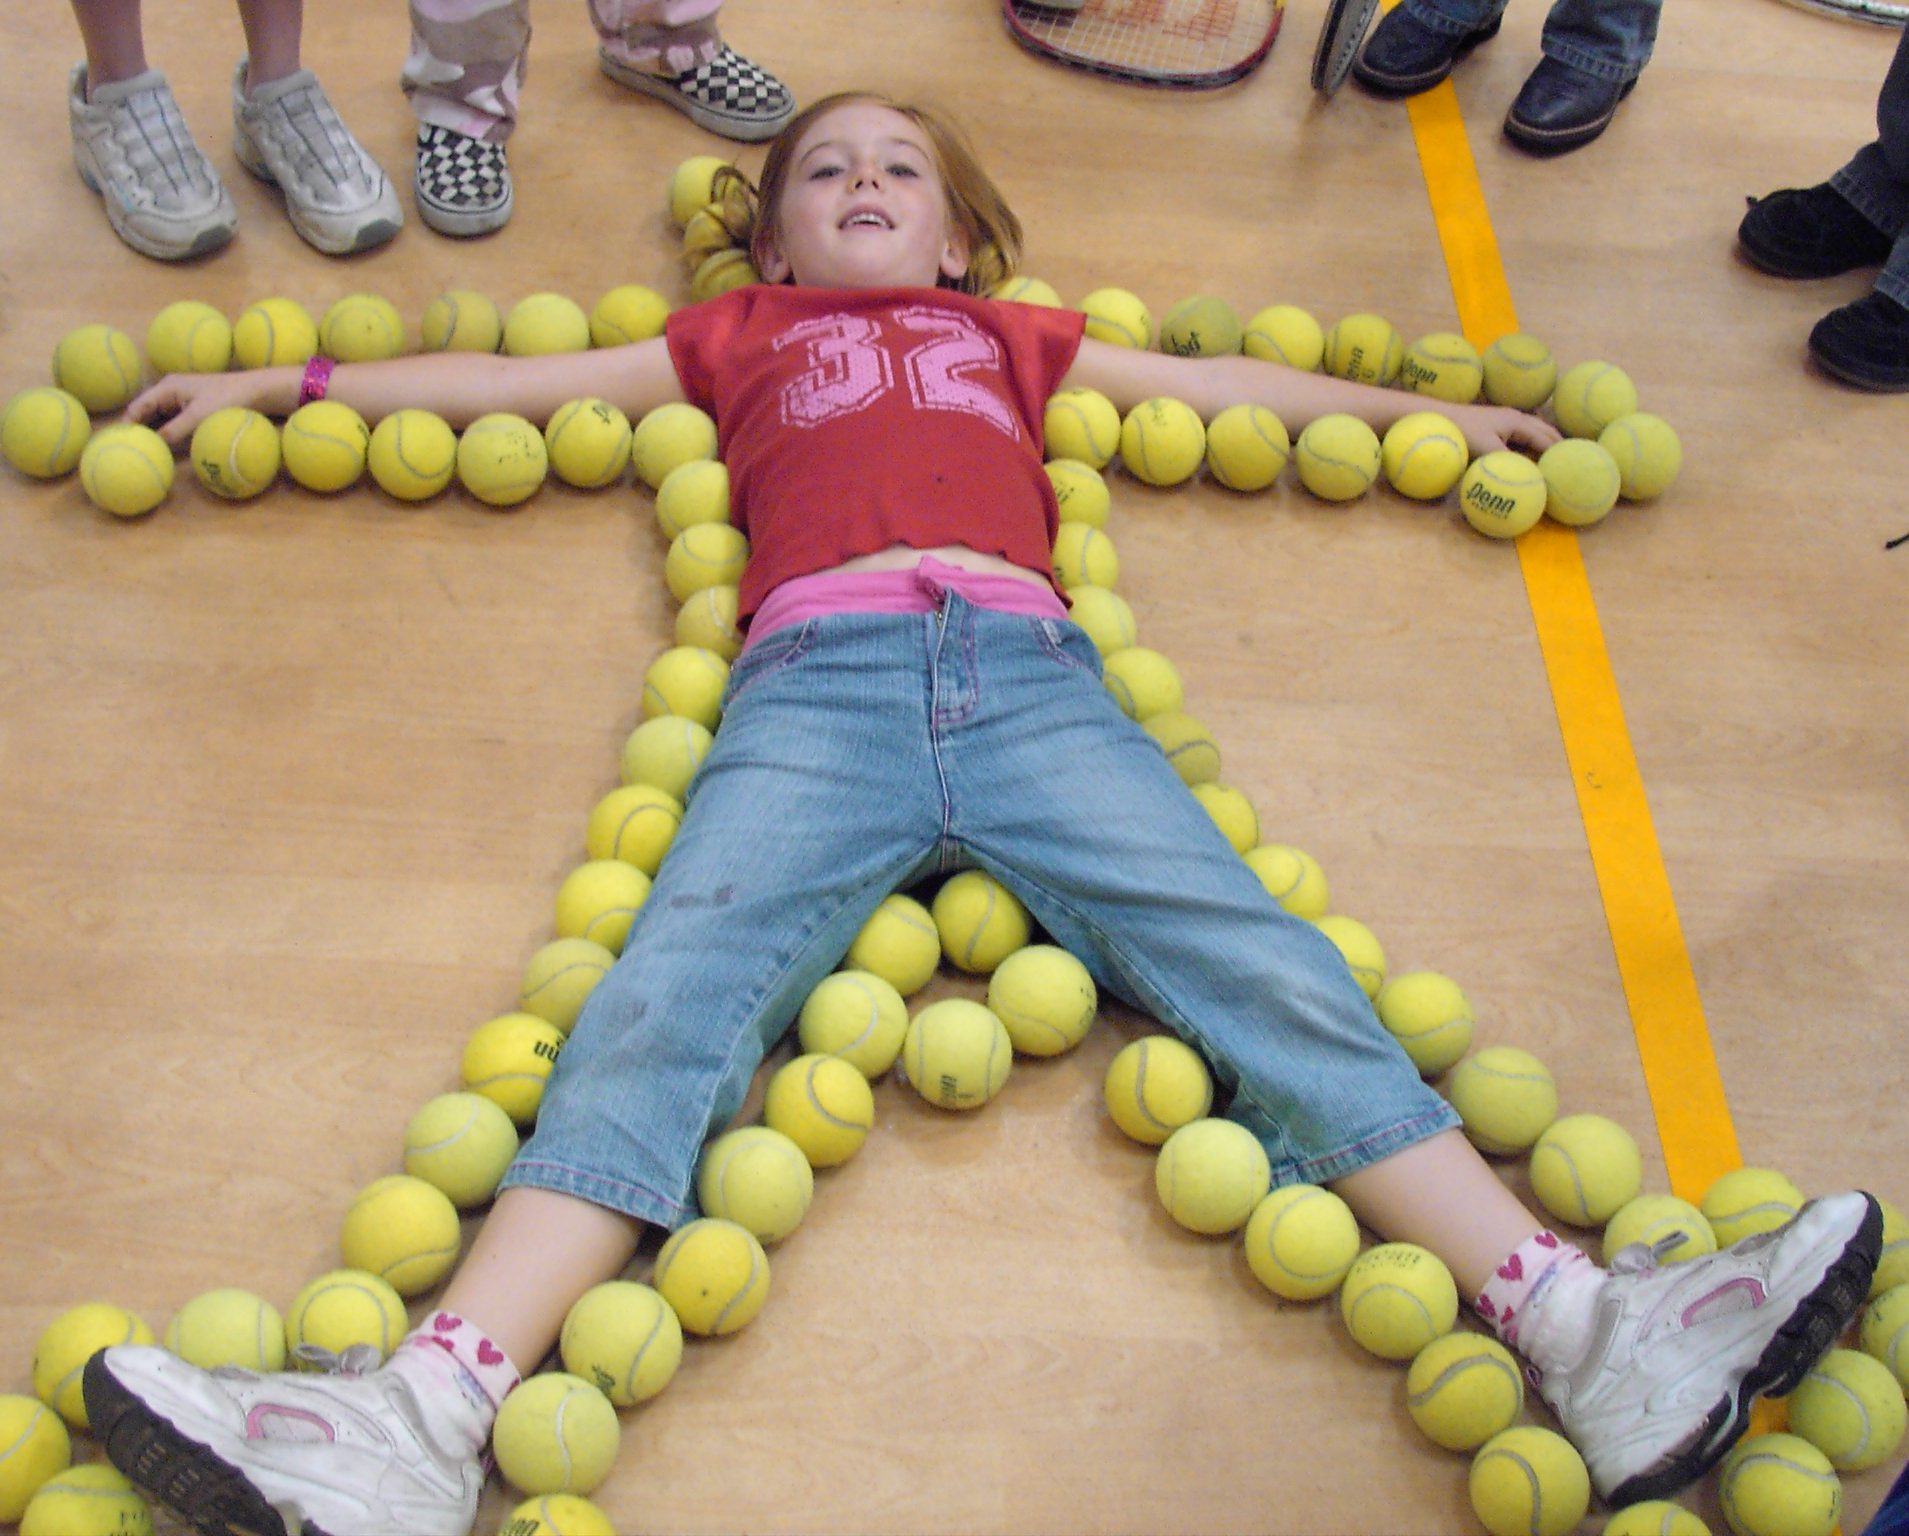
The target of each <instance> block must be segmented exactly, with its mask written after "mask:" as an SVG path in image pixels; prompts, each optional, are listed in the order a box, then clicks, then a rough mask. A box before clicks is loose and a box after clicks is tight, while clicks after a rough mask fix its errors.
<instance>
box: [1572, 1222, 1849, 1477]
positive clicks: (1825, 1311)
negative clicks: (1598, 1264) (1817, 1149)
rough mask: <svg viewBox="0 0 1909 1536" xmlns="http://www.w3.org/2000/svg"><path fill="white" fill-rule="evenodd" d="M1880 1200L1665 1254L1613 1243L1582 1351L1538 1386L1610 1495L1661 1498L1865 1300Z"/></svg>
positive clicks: (1718, 1454)
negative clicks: (1672, 1256)
mask: <svg viewBox="0 0 1909 1536" xmlns="http://www.w3.org/2000/svg"><path fill="white" fill-rule="evenodd" d="M1881 1248H1882V1212H1881V1209H1880V1208H1879V1207H1878V1206H1877V1204H1876V1202H1875V1201H1874V1200H1872V1199H1870V1198H1869V1196H1867V1195H1865V1194H1862V1193H1860V1192H1853V1193H1849V1194H1842V1195H1832V1196H1830V1197H1829V1198H1827V1199H1823V1200H1812V1201H1810V1202H1809V1203H1808V1204H1807V1205H1805V1206H1804V1207H1803V1209H1802V1210H1800V1211H1799V1212H1797V1214H1796V1216H1795V1218H1794V1219H1793V1220H1791V1221H1790V1222H1789V1224H1788V1225H1787V1226H1783V1227H1779V1228H1778V1229H1777V1230H1776V1231H1774V1232H1762V1233H1758V1234H1757V1235H1756V1236H1754V1237H1746V1238H1744V1239H1743V1241H1742V1242H1740V1243H1738V1244H1736V1246H1735V1247H1732V1248H1728V1249H1725V1250H1724V1251H1723V1252H1722V1253H1712V1254H1706V1255H1704V1256H1703V1257H1701V1258H1697V1259H1690V1260H1686V1261H1685V1262H1683V1263H1681V1264H1672V1265H1668V1266H1666V1267H1664V1268H1661V1269H1660V1268H1658V1267H1657V1261H1656V1258H1655V1256H1654V1255H1653V1254H1652V1252H1651V1250H1650V1249H1649V1248H1646V1247H1645V1246H1643V1245H1642V1244H1641V1243H1640V1244H1633V1245H1632V1246H1631V1247H1629V1248H1625V1249H1622V1250H1621V1251H1620V1252H1619V1253H1618V1254H1617V1256H1616V1259H1615V1261H1614V1262H1613V1264H1612V1270H1613V1273H1612V1274H1611V1276H1610V1277H1609V1278H1608V1279H1606V1280H1605V1281H1604V1284H1603V1287H1602V1288H1601V1289H1600V1291H1599V1292H1598V1296H1597V1317H1596V1323H1595V1325H1594V1332H1593V1334H1592V1339H1591V1347H1590V1350H1589V1352H1588V1353H1587V1354H1586V1355H1585V1358H1584V1360H1583V1362H1582V1363H1581V1364H1579V1365H1578V1366H1577V1367H1575V1368H1574V1369H1572V1370H1570V1371H1551V1372H1547V1373H1546V1374H1545V1377H1544V1380H1543V1382H1542V1384H1541V1386H1540V1388H1539V1390H1540V1391H1541V1392H1542V1393H1543V1395H1544V1399H1545V1401H1546V1402H1548V1403H1549V1404H1550V1405H1551V1407H1552V1409H1553V1410H1554V1411H1555V1412H1556V1414H1557V1416H1558V1421H1559V1423H1560V1424H1561V1425H1562V1426H1563V1427H1564V1432H1565V1434H1566V1435H1567V1436H1569V1437H1570V1439H1571V1441H1572V1442H1573V1443H1574V1444H1575V1445H1576V1446H1577V1448H1578V1449H1579V1450H1580V1451H1581V1452H1583V1454H1584V1460H1585V1464H1586V1465H1587V1466H1588V1467H1589V1468H1590V1471H1591V1481H1592V1483H1593V1484H1594V1485H1595V1486H1596V1487H1597V1490H1598V1493H1599V1495H1600V1496H1601V1497H1602V1498H1603V1500H1604V1502H1605V1503H1606V1504H1607V1505H1609V1506H1610V1507H1612V1508H1614V1509H1617V1508H1622V1507H1624V1506H1625V1505H1628V1504H1634V1503H1638V1502H1640V1501H1642V1500H1645V1499H1662V1498H1668V1497H1670V1496H1671V1495H1672V1494H1674V1493H1676V1492H1677V1491H1678V1490H1679V1489H1681V1488H1683V1487H1684V1486H1685V1485H1686V1484H1688V1483H1691V1482H1693V1481H1695V1480H1696V1479H1697V1478H1698V1477H1700V1476H1702V1475H1703V1474H1704V1473H1705V1472H1706V1471H1708V1470H1709V1469H1710V1468H1711V1467H1712V1466H1714V1465H1715V1464H1716V1463H1717V1462H1718V1461H1719V1460H1721V1459H1722V1457H1723V1455H1724V1453H1725V1452H1726V1451H1728V1450H1729V1449H1730V1447H1731V1445H1732V1444H1733V1443H1734V1442H1735V1441H1736V1439H1737V1438H1738V1436H1740V1435H1741V1434H1742V1433H1743V1430H1744V1427H1745V1425H1746V1424H1747V1422H1748V1419H1749V1411H1750V1404H1751V1403H1752V1402H1753V1401H1754V1400H1755V1399H1756V1398H1758V1397H1761V1396H1763V1395H1765V1394H1769V1395H1771V1396H1777V1397H1780V1396H1782V1395H1783V1394H1785V1393H1787V1392H1789V1391H1790V1390H1791V1389H1792V1388H1794V1387H1795V1386H1796V1385H1797V1384H1798V1383H1799V1382H1800V1381H1802V1379H1803V1377H1804V1376H1805V1375H1807V1374H1808V1372H1809V1369H1810V1367H1811V1366H1812V1365H1814V1364H1815V1363H1816V1361H1817V1359H1818V1358H1819V1357H1820V1356H1821V1355H1822V1354H1823V1352H1824V1351H1825V1350H1827V1349H1828V1348H1829V1347H1830V1346H1831V1345H1832V1344H1834V1343H1835V1342H1836V1339H1837V1336H1838V1335H1839V1334H1841V1333H1842V1331H1843V1329H1844V1327H1845V1326H1846V1325H1847V1324H1848V1322H1849V1320H1850V1318H1852V1317H1853V1316H1855V1314H1856V1311H1857V1309H1858V1308H1859V1307H1861V1306H1862V1304H1863V1298H1864V1296H1865V1295H1867V1294H1868V1291H1869V1278H1870V1275H1871V1274H1872V1273H1873V1272H1874V1271H1875V1268H1876V1260H1877V1256H1878V1254H1879V1253H1880V1252H1881Z"/></svg>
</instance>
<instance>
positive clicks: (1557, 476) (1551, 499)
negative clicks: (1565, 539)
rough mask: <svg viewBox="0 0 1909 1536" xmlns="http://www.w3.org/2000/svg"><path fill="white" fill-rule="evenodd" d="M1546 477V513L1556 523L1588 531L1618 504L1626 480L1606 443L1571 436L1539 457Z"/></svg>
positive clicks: (1542, 471) (1540, 467)
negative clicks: (1621, 475) (1623, 478)
mask: <svg viewBox="0 0 1909 1536" xmlns="http://www.w3.org/2000/svg"><path fill="white" fill-rule="evenodd" d="M1538 473H1539V474H1541V475H1543V476H1544V489H1545V500H1544V510H1545V512H1546V514H1547V515H1549V517H1550V518H1551V520H1552V521H1553V522H1557V523H1563V524H1564V525H1565V526H1566V527H1570V528H1588V527H1590V526H1591V525H1592V524H1593V523H1599V522H1602V521H1603V520H1604V517H1605V515H1606V514H1607V513H1608V512H1609V511H1610V510H1611V508H1612V507H1614V506H1616V505H1617V495H1618V490H1619V488H1620V486H1621V484H1622V479H1621V477H1620V476H1619V474H1618V468H1617V460H1615V459H1614V458H1612V457H1611V451H1610V450H1609V449H1608V448H1606V447H1605V446H1604V445H1603V444H1602V443H1594V442H1592V441H1590V439H1588V438H1583V437H1567V438H1564V439H1562V440H1561V441H1559V442H1555V443H1553V444H1552V445H1551V446H1550V447H1549V448H1547V449H1545V451H1544V452H1543V453H1542V454H1540V455H1539V456H1538Z"/></svg>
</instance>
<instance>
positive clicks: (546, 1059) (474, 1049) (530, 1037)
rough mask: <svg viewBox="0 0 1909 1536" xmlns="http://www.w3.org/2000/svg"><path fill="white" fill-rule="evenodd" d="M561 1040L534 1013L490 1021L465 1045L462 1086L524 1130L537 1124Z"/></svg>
mask: <svg viewBox="0 0 1909 1536" xmlns="http://www.w3.org/2000/svg"><path fill="white" fill-rule="evenodd" d="M563 1038H564V1037H563V1031H562V1030H560V1029H559V1028H557V1026H556V1025H555V1024H552V1023H551V1022H550V1021H549V1020H548V1019H540V1018H538V1017H537V1016H536V1015H535V1014H534V1013H500V1014H499V1015H498V1016H497V1017H496V1018H494V1019H486V1020H485V1021H484V1022H483V1023H482V1024H480V1025H478V1026H477V1028H476V1029H474V1030H472V1031H471V1035H470V1038H469V1039H468V1040H466V1041H465V1042H464V1057H463V1061H462V1063H461V1070H462V1073H463V1079H464V1086H465V1087H466V1088H468V1089H469V1090H470V1091H471V1092H472V1093H480V1094H482V1095H483V1096H484V1097H485V1098H487V1099H489V1100H490V1101H491V1102H492V1103H494V1104H495V1105H496V1106H497V1107H498V1108H499V1109H501V1110H502V1111H503V1112H504V1113H505V1114H507V1115H509V1116H510V1118H511V1123H512V1124H514V1125H516V1126H517V1127H519V1128H520V1129H521V1128H522V1127H524V1126H527V1125H529V1124H531V1123H532V1122H533V1121H534V1120H535V1119H536V1118H537V1106H538V1105H539V1104H541V1103H542V1102H543V1096H544V1084H545V1083H546V1082H547V1081H549V1078H550V1069H551V1068H552V1067H554V1066H555V1065H556V1064H557V1057H558V1056H559V1055H560V1054H562V1051H563Z"/></svg>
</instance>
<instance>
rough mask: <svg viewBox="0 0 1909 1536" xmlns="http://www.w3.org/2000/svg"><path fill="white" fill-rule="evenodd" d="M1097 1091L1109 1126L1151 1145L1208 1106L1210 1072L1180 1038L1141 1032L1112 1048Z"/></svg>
mask: <svg viewBox="0 0 1909 1536" xmlns="http://www.w3.org/2000/svg"><path fill="white" fill-rule="evenodd" d="M1101 1092H1102V1095H1103V1096H1104V1097H1105V1099H1106V1100H1107V1113H1108V1114H1110V1115H1111V1116H1113V1121H1114V1124H1115V1125H1117V1126H1119V1127H1120V1129H1121V1130H1122V1131H1124V1132H1125V1133H1126V1134H1127V1135H1128V1136H1129V1137H1131V1138H1132V1139H1133V1140H1135V1141H1137V1142H1140V1143H1141V1144H1142V1145H1144V1146H1149V1147H1157V1146H1159V1145H1160V1144H1161V1143H1162V1142H1164V1141H1165V1140H1166V1139H1167V1138H1168V1137H1169V1136H1171V1135H1172V1134H1173V1133H1174V1132H1175V1131H1177V1130H1179V1129H1180V1127H1181V1126H1183V1125H1190V1124H1192V1123H1193V1122H1194V1121H1195V1120H1199V1119H1202V1118H1203V1117H1204V1116H1205V1114H1206V1112H1207V1111H1208V1110H1209V1109H1211V1108H1212V1107H1213V1074H1212V1073H1210V1072H1209V1071H1208V1070H1207V1067H1206V1063H1205V1062H1204V1061H1202V1060H1201V1059H1200V1054H1199V1052H1197V1051H1195V1050H1194V1049H1193V1047H1192V1046H1190V1045H1187V1044H1186V1043H1185V1042H1184V1041H1180V1040H1176V1039H1174V1038H1173V1036H1171V1035H1142V1036H1141V1037H1140V1038H1139V1039H1138V1040H1130V1041H1128V1042H1127V1043H1126V1044H1125V1045H1123V1046H1122V1047H1121V1048H1120V1049H1119V1050H1118V1051H1116V1052H1115V1053H1114V1059H1113V1060H1112V1061H1110V1062H1109V1063H1108V1064H1107V1077H1106V1081H1105V1082H1104V1083H1103V1084H1102V1088H1101Z"/></svg>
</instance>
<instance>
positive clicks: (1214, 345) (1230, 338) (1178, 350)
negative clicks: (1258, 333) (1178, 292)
mask: <svg viewBox="0 0 1909 1536" xmlns="http://www.w3.org/2000/svg"><path fill="white" fill-rule="evenodd" d="M1241 340H1242V333H1241V330H1240V317H1239V316H1238V315H1237V314H1236V313H1235V312H1234V310H1233V306H1232V305H1231V304H1228V303H1227V302H1226V300H1224V299H1216V298H1214V297H1213V295H1212V294H1210V293H1202V294H1197V295H1195V296H1194V297H1193V298H1190V299H1182V300H1181V301H1180V302H1179V303H1178V304H1176V305H1174V306H1173V308H1171V309H1170V310H1168V311H1167V312H1166V314H1165V315H1164V316H1162V317H1161V320H1160V350H1161V351H1162V352H1170V353H1172V354H1173V355H1174V356H1175V357H1227V356H1230V355H1231V354H1232V353H1235V352H1237V351H1239V349H1240V342H1241Z"/></svg>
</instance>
